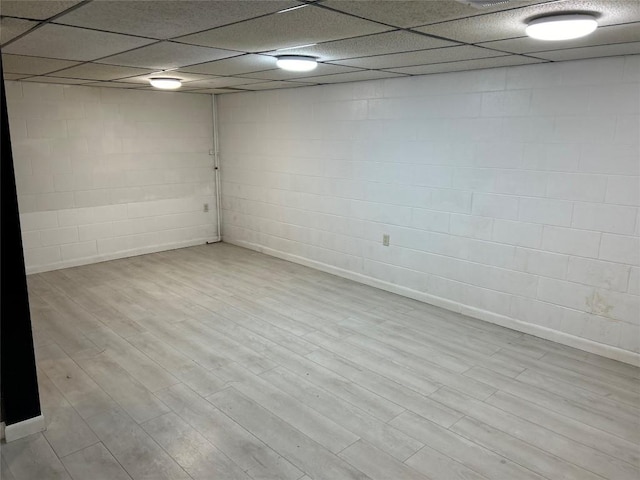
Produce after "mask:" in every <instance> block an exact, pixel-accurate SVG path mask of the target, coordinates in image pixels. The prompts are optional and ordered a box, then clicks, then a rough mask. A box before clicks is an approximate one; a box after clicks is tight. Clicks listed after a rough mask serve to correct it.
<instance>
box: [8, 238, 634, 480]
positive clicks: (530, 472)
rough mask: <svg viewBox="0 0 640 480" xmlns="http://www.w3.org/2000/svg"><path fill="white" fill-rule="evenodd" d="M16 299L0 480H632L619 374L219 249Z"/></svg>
mask: <svg viewBox="0 0 640 480" xmlns="http://www.w3.org/2000/svg"><path fill="white" fill-rule="evenodd" d="M28 286H29V290H30V306H31V311H32V317H33V320H32V322H33V331H34V340H35V342H34V343H35V346H36V358H37V365H38V369H39V376H40V377H41V382H40V383H41V386H40V387H41V392H42V406H43V412H44V414H45V420H46V422H47V425H48V426H49V430H48V431H47V432H45V433H44V434H38V435H36V436H33V437H31V439H30V440H29V441H27V442H24V443H22V444H21V447H20V448H21V450H20V451H19V452H18V451H17V450H16V449H15V448H14V447H11V445H0V449H1V450H2V451H1V452H0V453H1V456H2V459H1V460H2V465H1V467H2V470H1V473H2V475H3V478H4V477H5V476H6V477H7V479H8V480H12V479H13V478H15V479H18V480H22V479H27V480H44V478H47V479H48V478H64V479H68V478H69V476H68V474H70V475H71V477H73V480H80V479H82V480H88V479H91V480H94V479H96V480H100V479H103V478H105V479H106V478H109V479H114V480H124V479H127V478H133V479H135V480H138V479H143V478H144V479H145V480H147V479H150V478H153V479H154V480H155V479H162V478H170V479H181V478H185V479H186V478H207V479H208V478H211V475H213V474H215V476H216V478H217V477H220V478H229V479H243V480H247V479H249V478H250V479H252V480H275V479H278V480H311V479H315V480H323V479H331V480H337V479H342V478H345V479H367V478H373V479H384V480H387V479H391V478H393V479H396V478H403V479H404V478H407V479H408V478H416V479H417V478H423V477H424V478H429V479H431V480H493V479H503V478H504V479H506V478H509V479H511V478H518V479H525V480H542V479H543V478H546V479H548V480H551V479H553V480H555V479H556V478H562V479H571V480H582V479H584V480H636V479H637V478H640V433H639V430H640V403H639V400H640V384H639V383H638V380H640V369H639V368H637V367H634V366H631V365H626V364H621V363H619V362H615V361H613V360H610V359H604V358H602V357H598V356H596V355H593V354H590V353H587V352H582V351H579V350H576V349H573V348H571V347H567V346H563V345H558V344H555V343H553V342H550V341H547V340H543V339H540V338H535V337H531V336H529V335H525V334H522V333H520V332H516V331H513V330H509V329H506V328H503V327H500V326H498V325H493V324H489V323H486V322H482V321H479V320H476V319H473V318H471V317H467V316H464V315H460V314H457V313H454V312H451V311H447V310H444V309H442V308H439V307H435V306H432V305H428V304H425V303H421V302H418V301H416V300H413V299H409V298H405V297H401V296H398V295H395V294H391V293H389V292H384V291H380V290H377V289H374V288H371V287H368V286H366V285H362V284H358V283H354V282H352V281H350V280H347V279H344V278H339V277H335V276H333V275H331V274H328V273H324V272H320V271H317V270H312V269H309V268H307V267H304V266H301V265H297V264H294V263H290V262H287V261H285V260H281V259H278V258H274V257H269V256H266V255H263V254H260V253H257V252H252V251H249V250H246V249H242V248H239V247H235V246H233V245H228V244H224V243H220V244H216V245H202V246H197V247H191V248H185V249H179V250H174V251H166V252H159V253H154V254H150V255H143V256H138V257H131V258H126V259H119V260H114V261H110V262H103V263H98V264H93V265H86V266H81V267H74V268H70V269H65V270H57V271H54V272H46V273H41V274H35V275H31V276H30V277H29V279H28ZM29 442H33V444H32V445H30V444H29ZM51 447H53V448H51ZM5 453H7V454H5ZM31 457H33V458H31ZM60 460H62V463H60ZM65 467H66V470H65ZM123 467H124V468H123ZM67 470H68V472H67ZM125 470H126V471H125ZM212 472H215V473H212Z"/></svg>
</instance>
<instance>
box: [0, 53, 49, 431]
mask: <svg viewBox="0 0 640 480" xmlns="http://www.w3.org/2000/svg"><path fill="white" fill-rule="evenodd" d="M0 85H1V90H2V117H0V123H2V125H1V127H2V157H1V158H0V167H1V168H0V188H1V190H0V202H1V211H0V215H1V217H0V218H1V219H2V222H1V223H2V225H1V226H0V242H1V246H0V250H1V252H0V270H1V271H2V273H1V275H0V348H1V349H2V350H1V351H0V362H2V364H1V367H0V370H1V372H0V374H1V377H0V382H1V383H0V397H1V403H2V419H3V421H4V422H5V424H6V425H12V424H14V423H17V422H21V421H23V420H27V419H29V418H33V417H37V416H38V415H40V396H39V394H38V377H37V375H36V361H35V356H34V352H33V336H32V334H31V315H30V313H29V297H28V292H27V276H26V273H25V269H24V256H23V253H22V235H21V233H20V217H19V216H18V197H17V194H16V180H15V175H14V171H13V155H12V152H11V137H10V135H9V120H8V117H7V101H6V96H5V91H4V78H2V60H1V58H0Z"/></svg>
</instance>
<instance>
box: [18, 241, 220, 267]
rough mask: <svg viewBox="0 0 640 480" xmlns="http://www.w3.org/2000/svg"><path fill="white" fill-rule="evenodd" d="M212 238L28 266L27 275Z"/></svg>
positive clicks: (170, 248)
mask: <svg viewBox="0 0 640 480" xmlns="http://www.w3.org/2000/svg"><path fill="white" fill-rule="evenodd" d="M216 238H217V237H216ZM216 238H214V239H213V240H212V239H211V238H210V237H206V238H198V239H196V240H186V241H184V242H174V243H163V244H160V245H151V246H149V247H141V248H134V249H131V250H123V251H121V252H115V253H107V254H104V255H93V256H91V257H82V258H76V259H73V260H63V261H61V262H56V263H50V264H47V265H34V266H27V267H26V271H27V275H29V274H32V273H41V272H49V271H51V270H59V269H61V268H69V267H79V266H81V265H90V264H92V263H100V262H107V261H109V260H117V259H119V258H127V257H135V256H137V255H145V254H148V253H156V252H164V251H167V250H175V249H177V248H185V247H193V246H195V245H204V244H205V243H207V242H216V241H219V240H216Z"/></svg>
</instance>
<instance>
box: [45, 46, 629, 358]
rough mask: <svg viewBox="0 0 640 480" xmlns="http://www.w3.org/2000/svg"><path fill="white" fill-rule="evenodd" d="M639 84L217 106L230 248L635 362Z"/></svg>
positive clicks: (529, 73) (316, 91)
mask: <svg viewBox="0 0 640 480" xmlns="http://www.w3.org/2000/svg"><path fill="white" fill-rule="evenodd" d="M639 79H640V57H638V56H629V57H612V58H604V59H594V60H584V61H576V62H564V63H555V64H544V65H530V66H523V67H508V68H500V69H491V70H482V71H475V72H460V73H451V74H441V75H430V76H421V77H413V78H402V79H389V80H381V81H372V82H360V83H351V84H342V85H333V86H322V87H306V88H296V89H289V90H278V91H268V92H256V93H242V94H232V95H223V96H221V97H220V99H219V112H218V115H219V118H220V123H221V125H220V145H221V161H222V179H223V186H222V195H223V219H222V220H223V234H224V239H225V241H229V242H233V243H238V244H242V245H247V246H251V247H253V248H265V249H268V250H267V251H270V252H272V253H274V254H283V255H284V256H291V255H293V256H297V257H299V258H302V259H304V260H309V261H312V262H319V264H324V265H325V266H329V267H337V268H340V269H343V270H346V271H348V272H351V273H354V274H359V275H363V276H364V277H368V278H371V279H376V280H381V281H384V282H387V283H390V284H395V285H397V286H400V287H406V288H408V289H411V290H413V291H415V292H422V293H425V294H428V295H431V297H429V298H431V299H432V300H433V301H434V302H435V303H438V304H441V305H447V306H449V307H451V308H454V309H458V310H459V311H463V312H467V313H471V314H474V315H477V316H479V317H481V318H491V319H493V320H496V319H497V321H503V320H505V319H506V320H508V322H506V323H507V324H511V325H514V326H516V327H517V328H520V327H518V325H520V326H523V325H524V326H523V327H522V328H523V329H525V330H528V331H535V332H538V333H539V332H541V331H543V329H542V328H540V327H544V328H545V329H550V330H545V331H546V332H549V331H552V332H551V335H550V336H549V335H547V337H549V338H556V336H554V335H553V331H555V332H562V333H564V334H567V335H570V336H571V337H570V340H569V341H568V343H570V344H574V345H575V344H576V343H575V342H573V341H571V338H573V339H575V337H579V339H578V343H579V344H580V345H583V344H584V343H585V342H580V339H586V340H589V341H592V342H596V343H599V344H604V345H607V346H611V347H616V348H619V349H622V350H625V351H631V352H636V353H637V352H640V306H639V299H640V297H639V296H638V294H639V293H640V292H639V288H640V287H638V284H639V280H638V278H639V274H638V270H639V269H638V266H639V265H640V243H639V238H638V233H639V232H640V225H638V222H639V221H640V220H639V218H640V216H639V214H638V209H639V208H638V207H639V205H640V177H639V176H638V175H639V173H640V152H639V148H640V147H639V140H640V129H639V122H638V114H639V111H638V110H639V106H640V85H639ZM43 128H44V127H43ZM383 234H389V235H390V240H391V245H390V246H389V247H384V246H382V235H383ZM316 265H318V263H316ZM360 278H363V277H360ZM512 320H517V321H519V322H522V323H518V322H512ZM509 322H511V323H509ZM503 323H504V322H503ZM527 326H531V327H532V329H533V330H532V329H531V328H528V327H527ZM558 338H559V339H560V340H562V341H566V342H567V340H566V339H567V338H569V337H567V336H566V335H564V336H563V335H562V334H561V335H559V337H558ZM587 343H588V342H587ZM591 345H593V344H591Z"/></svg>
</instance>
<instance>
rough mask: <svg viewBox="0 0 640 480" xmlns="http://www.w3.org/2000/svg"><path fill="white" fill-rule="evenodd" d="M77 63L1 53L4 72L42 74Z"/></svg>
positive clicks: (76, 63)
mask: <svg viewBox="0 0 640 480" xmlns="http://www.w3.org/2000/svg"><path fill="white" fill-rule="evenodd" d="M74 65H78V62H72V61H70V60H56V59H54V58H41V57H25V56H23V55H9V54H4V55H2V67H3V68H4V71H5V72H10V73H22V74H28V75H44V74H45V73H49V72H55V71H56V70H61V69H63V68H68V67H72V66H74Z"/></svg>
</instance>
